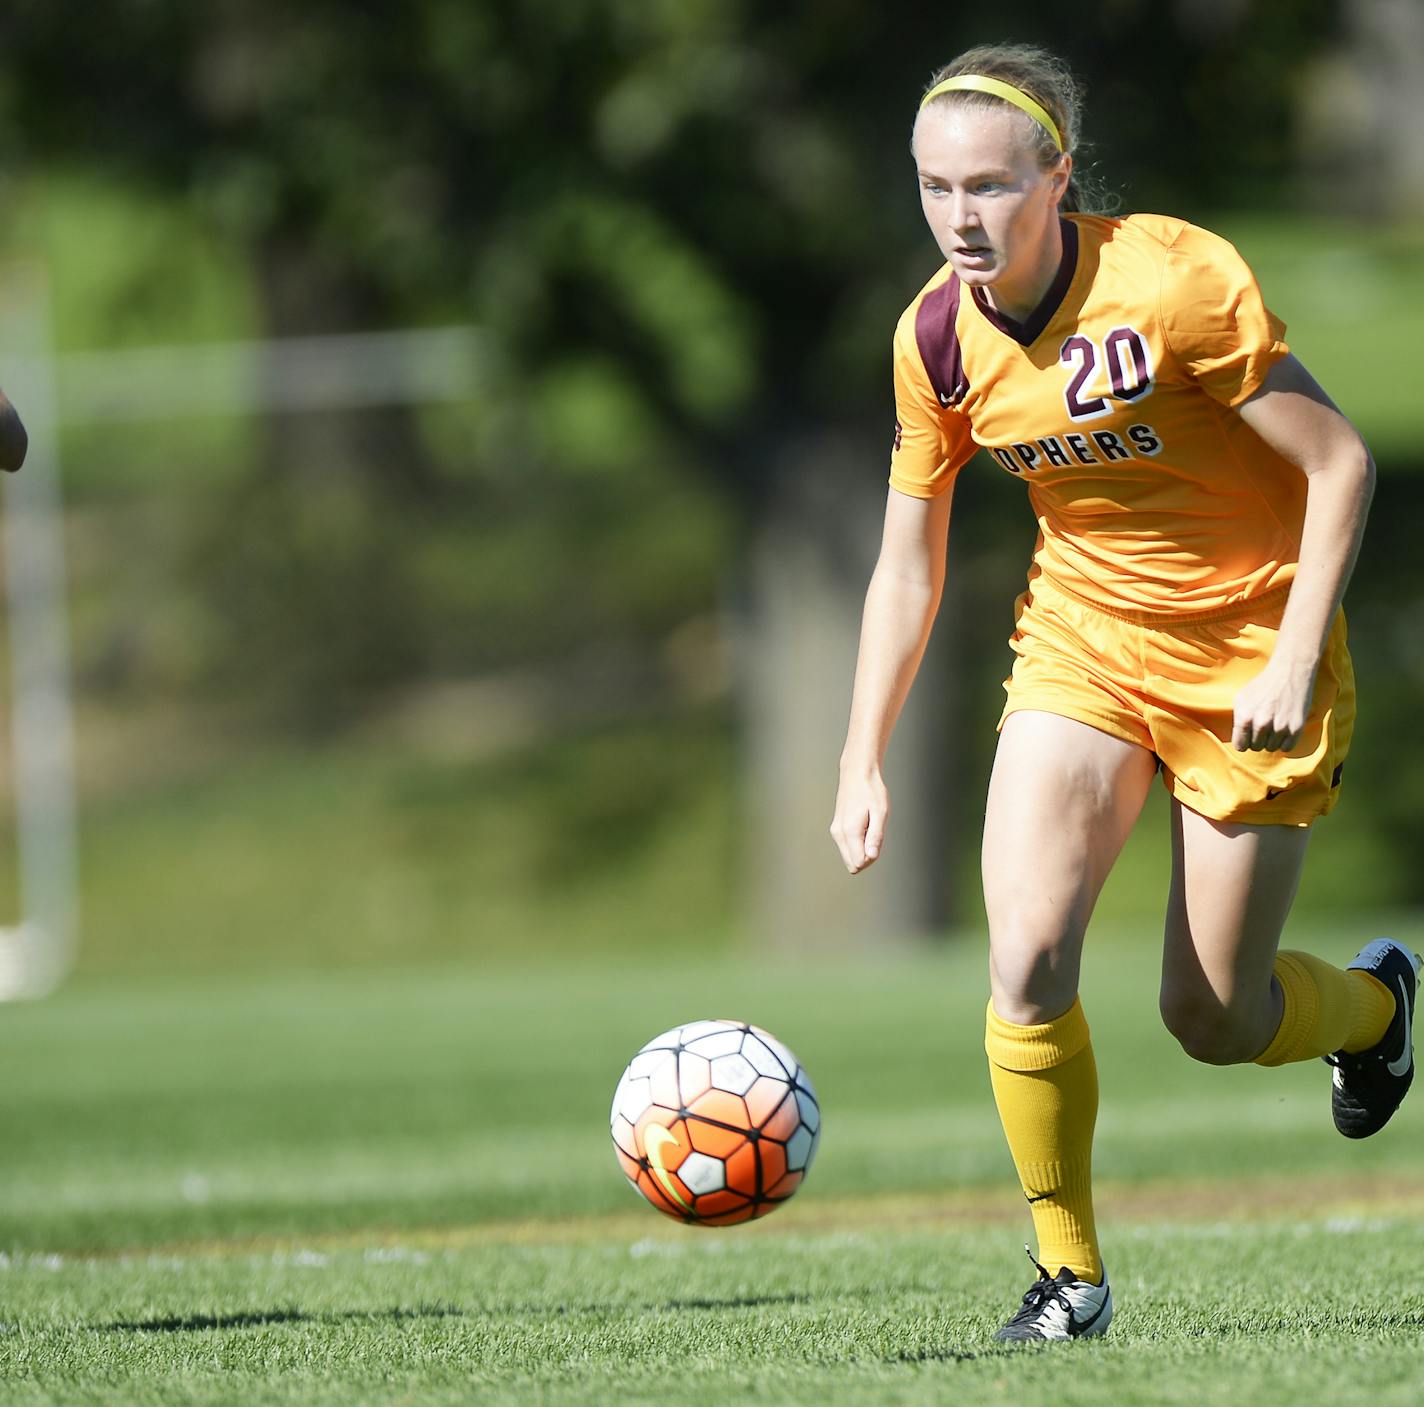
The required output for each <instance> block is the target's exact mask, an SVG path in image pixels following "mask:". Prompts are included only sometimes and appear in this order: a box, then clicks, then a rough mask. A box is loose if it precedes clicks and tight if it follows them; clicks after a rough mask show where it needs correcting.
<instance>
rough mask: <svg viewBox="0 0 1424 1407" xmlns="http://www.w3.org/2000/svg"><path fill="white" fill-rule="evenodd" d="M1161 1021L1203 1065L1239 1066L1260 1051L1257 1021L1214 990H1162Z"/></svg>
mask: <svg viewBox="0 0 1424 1407" xmlns="http://www.w3.org/2000/svg"><path fill="white" fill-rule="evenodd" d="M1161 1007H1162V1021H1163V1024H1164V1025H1165V1026H1166V1027H1167V1029H1168V1030H1169V1031H1170V1032H1171V1033H1172V1034H1173V1035H1174V1036H1175V1037H1176V1038H1177V1043H1178V1044H1179V1045H1180V1046H1181V1047H1182V1049H1183V1050H1184V1051H1185V1052H1186V1053H1187V1054H1188V1055H1189V1056H1191V1058H1192V1059H1193V1060H1199V1061H1201V1062H1202V1064H1204V1065H1240V1064H1243V1063H1244V1062H1246V1061H1248V1060H1254V1059H1255V1058H1256V1056H1257V1055H1259V1054H1260V1050H1261V1039H1260V1033H1259V1031H1258V1030H1257V1023H1256V1022H1255V1021H1254V1020H1251V1019H1248V1014H1247V1013H1245V1012H1242V1011H1240V1010H1238V1009H1236V1008H1234V1007H1231V1006H1228V1005H1226V1004H1224V1003H1223V1002H1222V1001H1221V1000H1220V999H1219V998H1217V997H1216V996H1215V994H1213V993H1207V994H1197V993H1194V992H1187V993H1180V992H1167V991H1164V992H1163V993H1162V999H1161Z"/></svg>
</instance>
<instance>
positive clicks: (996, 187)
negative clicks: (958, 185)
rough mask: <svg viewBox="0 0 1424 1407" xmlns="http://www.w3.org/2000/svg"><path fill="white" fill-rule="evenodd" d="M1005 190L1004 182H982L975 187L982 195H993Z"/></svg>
mask: <svg viewBox="0 0 1424 1407" xmlns="http://www.w3.org/2000/svg"><path fill="white" fill-rule="evenodd" d="M1003 188H1004V186H1003V182H1002V181H980V182H979V184H978V185H977V186H975V187H974V189H975V190H976V191H978V192H979V194H980V195H993V194H994V193H995V192H996V191H1001V190H1003Z"/></svg>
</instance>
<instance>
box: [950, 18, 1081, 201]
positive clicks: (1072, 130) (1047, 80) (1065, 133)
mask: <svg viewBox="0 0 1424 1407" xmlns="http://www.w3.org/2000/svg"><path fill="white" fill-rule="evenodd" d="M964 73H977V74H981V75H982V76H983V77H985V78H997V79H998V80H999V81H1000V82H1002V83H1010V84H1012V85H1013V86H1014V87H1015V88H1018V89H1019V90H1020V91H1021V92H1024V93H1027V94H1028V96H1029V97H1031V98H1032V99H1033V100H1034V102H1036V103H1037V104H1038V105H1039V106H1040V107H1041V108H1043V109H1044V111H1045V112H1047V113H1048V115H1049V116H1050V117H1051V118H1052V119H1053V122H1054V125H1055V126H1056V127H1057V128H1058V133H1059V136H1061V137H1062V139H1063V150H1064V151H1065V152H1067V153H1069V154H1070V155H1072V156H1073V158H1074V161H1075V163H1076V161H1077V157H1078V152H1079V149H1080V145H1081V131H1082V119H1083V85H1082V84H1081V83H1079V82H1078V80H1077V79H1076V78H1075V77H1074V76H1073V73H1072V70H1071V69H1069V67H1068V65H1067V64H1066V63H1064V62H1063V60H1062V59H1060V58H1059V57H1058V56H1057V55H1056V54H1050V53H1049V52H1048V50H1047V49H1040V48H1037V47H1036V46H1035V45H1033V44H980V45H978V46H977V47H975V48H973V49H966V50H965V51H964V53H962V54H960V55H959V57H958V58H956V59H952V60H950V62H949V63H947V64H945V66H944V67H943V68H941V69H937V70H936V71H935V72H934V74H933V76H932V77H931V78H930V81H929V82H928V83H927V84H926V85H925V88H924V92H925V93H928V92H929V91H930V90H931V89H932V88H934V87H935V86H936V85H937V84H940V83H943V82H944V80H945V79H946V78H957V77H959V75H960V74H964ZM922 96H923V95H922ZM940 103H955V104H958V105H960V106H962V107H969V108H974V107H978V108H998V109H1000V110H1002V109H1004V108H1005V107H1008V106H1009V104H1007V103H1006V102H1005V101H1004V100H1003V99H1002V98H996V97H994V96H993V95H992V94H991V93H976V92H972V91H969V92H966V91H955V92H950V93H940V94H938V95H937V96H936V97H935V98H934V99H933V104H934V105H938V104H940ZM1013 111H1015V112H1017V111H1018V109H1017V108H1014V109H1013ZM1028 121H1029V123H1030V125H1031V126H1032V128H1033V133H1034V136H1033V140H1034V145H1035V148H1036V150H1037V154H1038V161H1039V165H1040V166H1041V167H1042V168H1043V169H1044V170H1045V171H1046V170H1049V169H1050V168H1052V167H1053V166H1055V165H1057V163H1058V159H1059V155H1060V153H1059V151H1058V148H1057V147H1056V146H1055V145H1054V142H1053V138H1052V136H1051V135H1050V134H1049V132H1048V131H1047V130H1046V129H1045V128H1044V127H1042V126H1040V125H1039V123H1037V122H1034V121H1033V120H1032V119H1031V118H1030V119H1028ZM1085 198H1086V194H1085V191H1084V182H1083V180H1082V179H1081V177H1080V174H1079V172H1078V171H1077V170H1076V169H1075V171H1074V173H1073V175H1072V176H1071V177H1069V180H1068V189H1067V190H1066V191H1064V193H1063V200H1062V202H1061V208H1062V209H1063V210H1082V209H1084V208H1085V206H1084V202H1085Z"/></svg>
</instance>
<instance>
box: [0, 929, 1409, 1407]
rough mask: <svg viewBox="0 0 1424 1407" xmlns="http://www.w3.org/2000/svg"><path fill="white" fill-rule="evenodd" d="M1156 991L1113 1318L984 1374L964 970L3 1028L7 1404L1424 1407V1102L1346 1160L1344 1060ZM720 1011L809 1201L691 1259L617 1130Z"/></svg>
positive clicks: (993, 1229)
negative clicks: (768, 1067)
mask: <svg viewBox="0 0 1424 1407" xmlns="http://www.w3.org/2000/svg"><path fill="white" fill-rule="evenodd" d="M1362 936H1369V935H1368V934H1364V935H1361V934H1350V935H1341V936H1339V937H1338V938H1333V939H1332V938H1328V937H1326V936H1323V935H1297V940H1298V941H1305V940H1306V938H1307V937H1308V938H1309V940H1310V941H1312V942H1313V943H1314V945H1315V946H1316V947H1317V948H1318V950H1320V951H1321V952H1322V953H1324V954H1327V955H1329V954H1332V953H1333V954H1334V955H1335V956H1337V957H1343V956H1346V955H1348V953H1349V952H1351V951H1353V949H1354V947H1355V946H1356V945H1357V943H1358V941H1359V939H1360V938H1361V937H1362ZM1411 936H1415V937H1417V936H1418V935H1417V934H1414V935H1411ZM1155 967H1156V952H1155V946H1154V943H1153V942H1152V941H1151V939H1150V938H1148V939H1147V940H1145V941H1143V942H1140V943H1138V942H1134V941H1133V940H1131V939H1130V938H1129V937H1128V936H1127V935H1126V934H1112V933H1108V934H1107V935H1106V936H1105V937H1104V938H1103V939H1102V940H1100V941H1099V942H1098V943H1097V945H1096V946H1095V948H1094V951H1093V952H1092V954H1091V955H1090V961H1089V963H1088V970H1087V975H1086V979H1085V993H1086V996H1085V1001H1086V1004H1087V1007H1088V1012H1089V1016H1090V1019H1091V1020H1092V1022H1093V1025H1094V1030H1095V1043H1096V1048H1097V1052H1098V1058H1099V1064H1100V1067H1101V1070H1102V1072H1103V1108H1102V1117H1101V1122H1100V1140H1099V1153H1098V1165H1099V1175H1100V1178H1101V1184H1102V1190H1101V1196H1100V1218H1101V1220H1102V1222H1103V1225H1104V1230H1105V1251H1106V1255H1107V1258H1108V1264H1109V1267H1110V1270H1111V1271H1112V1275H1113V1280H1114V1285H1115V1287H1116V1290H1117V1295H1118V1300H1119V1310H1118V1319H1117V1321H1116V1323H1115V1324H1114V1327H1113V1330H1112V1332H1111V1334H1110V1335H1109V1336H1108V1338H1107V1340H1105V1341H1103V1342H1101V1343H1092V1344H1080V1345H1072V1346H1069V1347H1068V1348H1067V1349H1066V1350H1063V1349H1058V1348H1048V1349H1046V1350H1030V1351H1028V1352H1021V1351H1020V1352H1014V1351H1006V1350H1001V1349H996V1348H994V1347H992V1346H991V1344H990V1342H989V1335H990V1333H991V1332H992V1329H993V1328H994V1327H995V1325H996V1323H997V1322H998V1321H999V1320H1000V1319H1001V1318H1002V1317H1003V1316H1004V1314H1005V1313H1006V1312H1007V1310H1008V1309H1009V1308H1010V1307H1011V1306H1012V1304H1013V1303H1014V1302H1015V1301H1016V1298H1017V1296H1018V1294H1020V1293H1021V1292H1022V1290H1023V1288H1024V1286H1025V1285H1026V1283H1027V1278H1028V1277H1027V1276H1026V1274H1025V1272H1026V1271H1027V1268H1028V1267H1027V1262H1026V1261H1025V1259H1024V1257H1023V1253H1022V1250H1021V1249H1020V1247H1021V1244H1022V1242H1023V1240H1024V1239H1025V1237H1026V1235H1027V1233H1028V1218H1027V1215H1026V1212H1025V1210H1024V1208H1023V1204H1022V1201H1021V1199H1020V1198H1019V1196H1018V1193H1017V1190H1016V1187H1015V1184H1014V1181H1013V1177H1012V1173H1011V1171H1010V1168H1009V1165H1008V1159H1007V1154H1006V1152H1005V1151H1004V1149H1003V1146H1002V1142H1001V1135H1000V1132H999V1129H998V1126H997V1123H996V1121H995V1119H994V1116H993V1111H992V1106H991V1103H990V1098H989V1091H988V1080H987V1075H986V1073H985V1070H984V1064H983V1058H982V1054H981V1051H980V1039H981V1031H982V1003H983V977H982V954H981V952H980V951H979V950H978V945H977V944H974V943H971V942H965V943H963V944H961V945H960V946H958V947H957V948H955V949H954V950H952V951H950V952H947V953H944V954H941V955H937V956H933V957H925V958H923V959H915V960H908V959H901V960H895V961H887V962H885V963H881V964H876V965H866V964H862V965H858V966H828V965H825V964H821V965H815V966H808V967H806V968H791V967H785V966H777V967H771V968H769V969H765V970H762V971H761V972H760V973H758V972H757V970H755V969H753V968H752V967H751V966H750V965H749V964H747V963H746V962H745V961H737V960H733V959H724V960H718V961H703V962H701V963H696V962H693V963H689V962H687V961H685V960H682V959H679V958H677V957H676V956H673V955H669V956H668V957H667V958H665V959H663V960H659V959H658V958H657V957H656V956H647V957H643V958H640V959H638V960H637V961H636V962H624V963H623V964H621V965H620V964H617V963H614V962H613V961H611V960H602V961H598V960H594V959H589V960H587V961H585V962H584V963H583V964H578V963H569V962H565V963H562V964H560V963H556V962H554V961H552V960H549V961H543V962H540V963H538V964H535V963H528V964H525V965H523V966H520V965H513V964H511V963H508V962H506V963H505V964H503V965H500V966H498V967H492V968H490V969H489V970H479V969H476V968H472V967H469V966H463V967H459V966H450V967H444V968H438V967H425V968H423V969H418V970H411V969H402V970H389V971H388V970H383V969H382V970H365V971H360V970H355V971H346V972H343V973H337V974H335V975H325V976H324V975H320V974H315V973H301V974H295V975H292V974H289V975H285V976H276V975H264V974H260V973H253V974H248V975H244V976H242V977H230V978H226V979H221V980H219V979H216V978H213V977H207V978H200V977H187V978H182V979H177V978H175V979H171V980H169V981H167V982H163V981H160V980H157V979H154V978H152V977H148V978H144V979H143V980H141V981H140V980H138V979H135V978H132V977H130V978H121V977H117V976H90V977H87V978H82V979H80V980H79V981H77V982H75V983H74V984H72V985H71V986H70V987H68V988H66V989H65V990H64V991H62V992H61V993H60V994H59V995H58V996H56V997H54V998H53V999H51V1000H49V1001H47V1002H45V1003H42V1004H37V1005H31V1006H20V1007H13V1008H9V1009H4V1010H0V1069H3V1070H4V1071H5V1072H6V1078H5V1081H4V1085H3V1089H0V1117H3V1121H4V1128H5V1130H6V1138H5V1140H4V1144H3V1151H0V1185H3V1188H4V1195H3V1198H0V1247H3V1248H4V1250H5V1254H4V1256H3V1258H0V1400H3V1401H5V1402H17V1403H39V1402H94V1403H100V1402H102V1403H113V1402H131V1401H132V1402H161V1403H179V1402H184V1403H186V1402H258V1401H260V1402H332V1403H337V1402H340V1403H352V1402H365V1401H369V1402H466V1401H480V1402H529V1401H541V1402H570V1403H573V1402H590V1403H596V1402H608V1401H614V1400H619V1401H633V1402H654V1401H656V1402H660V1403H665V1402H668V1401H674V1402H677V1403H708V1404H712V1403H717V1404H722V1403H727V1402H738V1401H766V1402H813V1401H814V1402H817V1403H862V1402H877V1403H878V1402H887V1403H900V1402H904V1403H909V1402H926V1403H929V1402H945V1401H962V1402H981V1401H982V1402H1000V1401H1002V1402H1022V1401H1033V1400H1040V1399H1043V1400H1052V1401H1054V1402H1055V1403H1063V1404H1071V1403H1080V1402H1081V1403H1089V1402H1091V1403H1094V1404H1099V1403H1137V1402H1143V1403H1147V1402H1161V1403H1184V1404H1185V1403H1194V1404H1196V1403H1216V1402H1222V1403H1225V1402H1227V1401H1230V1402H1232V1403H1233V1404H1236V1403H1253V1404H1254V1403H1271V1402H1281V1403H1286V1402H1289V1403H1292V1404H1300V1403H1315V1402H1319V1403H1322V1404H1324V1403H1354V1402H1360V1403H1365V1402H1368V1403H1370V1404H1372V1407H1385V1404H1401V1407H1403V1404H1414V1403H1417V1402H1418V1401H1419V1400H1420V1391H1421V1389H1420V1384H1421V1382H1424V1336H1421V1330H1422V1329H1424V1280H1421V1277H1420V1273H1419V1265H1420V1263H1421V1260H1424V1109H1421V1108H1420V1106H1418V1105H1417V1104H1416V1105H1415V1106H1414V1107H1413V1108H1411V1107H1410V1106H1408V1105H1406V1107H1405V1110H1404V1111H1403V1113H1402V1114H1401V1115H1400V1117H1399V1118H1398V1119H1397V1120H1396V1123H1395V1124H1394V1125H1391V1127H1390V1128H1389V1129H1387V1130H1386V1131H1385V1132H1384V1133H1383V1134H1381V1135H1380V1136H1379V1137H1377V1138H1376V1139H1374V1140H1371V1141H1370V1142H1368V1143H1365V1144H1360V1145H1354V1144H1350V1143H1348V1142H1347V1141H1345V1140H1343V1139H1340V1138H1339V1137H1338V1136H1337V1135H1336V1134H1335V1133H1334V1132H1333V1130H1332V1129H1331V1128H1330V1124H1329V1113H1328V1108H1327V1103H1328V1095H1327V1079H1326V1075H1325V1072H1324V1071H1323V1069H1322V1067H1320V1066H1319V1065H1318V1064H1311V1065H1306V1066H1300V1067H1292V1068H1288V1069H1285V1070H1278V1071H1263V1070H1258V1069H1255V1068H1246V1069H1232V1070H1215V1069H1208V1068H1206V1067H1201V1066H1196V1065H1193V1064H1192V1063H1191V1062H1189V1061H1188V1060H1187V1059H1186V1058H1185V1057H1184V1056H1182V1055H1181V1054H1180V1053H1179V1052H1178V1051H1177V1050H1176V1047H1175V1046H1174V1044H1173V1043H1172V1041H1171V1040H1170V1038H1169V1037H1167V1036H1166V1034H1165V1033H1164V1032H1163V1031H1162V1030H1161V1029H1160V1027H1159V1025H1158V1024H1157V1021H1156V1015H1155V1001H1156V999H1155ZM715 1014H736V1015H745V1016H747V1017H748V1018H749V1019H752V1020H755V1021H757V1022H759V1023H761V1024H763V1025H766V1026H767V1027H769V1028H770V1029H772V1030H773V1031H775V1032H777V1033H778V1034H779V1035H781V1036H782V1037H783V1038H784V1039H785V1040H786V1041H787V1042H788V1043H789V1044H791V1045H792V1047H793V1048H794V1049H796V1050H797V1052H798V1054H799V1055H800V1056H801V1057H802V1059H803V1060H804V1061H805V1062H806V1064H807V1066H808V1068H809V1069H810V1071H811V1072H812V1074H813V1076H814V1078H815V1079H816V1081H817V1084H818V1088H819V1091H820V1094H821V1098H822V1102H823V1106H824V1110H825V1135H824V1141H823V1143H822V1148H821V1152H820V1156H819V1159H818V1162H817V1164H816V1166H815V1168H814V1170H813V1172H812V1176H811V1178H810V1180H809V1182H808V1184H807V1186H806V1189H805V1190H804V1191H803V1192H802V1193H801V1194H800V1195H799V1196H798V1198H797V1199H796V1201H795V1202H793V1203H792V1204H791V1205H790V1206H789V1207H787V1208H785V1209H784V1210H782V1211H780V1212H778V1213H777V1214H776V1215H775V1216H774V1217H772V1218H770V1219H768V1220H767V1221H766V1222H763V1223H760V1224H758V1225H755V1226H752V1227H744V1228H736V1229H733V1230H729V1231H724V1232H707V1231H692V1230H688V1229H685V1228H682V1227H679V1226H676V1225H674V1224H672V1223H670V1222H667V1221H665V1220H664V1219H662V1218H661V1217H658V1216H657V1215H655V1214H654V1213H653V1212H651V1211H650V1210H647V1209H646V1208H644V1207H643V1206H642V1205H641V1203H640V1202H638V1201H637V1199H636V1198H635V1196H634V1194H632V1193H631V1192H630V1191H629V1190H628V1189H627V1187H626V1185H625V1184H624V1183H623V1180H622V1178H621V1175H620V1174H619V1173H618V1171H617V1170H616V1167H615V1165H614V1161H613V1157H612V1154H611V1151H610V1149H609V1146H608V1141H607V1134H606V1132H605V1129H606V1123H605V1120H606V1115H607V1104H608V1100H609V1097H610V1095H611V1092H612V1087H613V1084H614V1081H615V1079H616V1077H617V1075H618V1072H619V1070H620V1069H621V1066H622V1064H623V1062H624V1061H625V1060H626V1058H627V1057H628V1056H629V1055H630V1054H631V1053H632V1051H633V1050H634V1049H635V1048H636V1047H637V1046H638V1045H639V1044H641V1043H642V1041H643V1040H644V1039H646V1038H647V1037H648V1036H650V1035H651V1034H653V1033H654V1032H655V1031H657V1030H659V1029H661V1028H663V1027H665V1026H667V1025H669V1024H671V1023H673V1022H676V1021H679V1020H686V1019H691V1018H693V1017H696V1016H699V1015H715Z"/></svg>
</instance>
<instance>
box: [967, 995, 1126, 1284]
mask: <svg viewBox="0 0 1424 1407" xmlns="http://www.w3.org/2000/svg"><path fill="white" fill-rule="evenodd" d="M984 1049H985V1051H986V1053H987V1054H988V1056H989V1079H990V1082H991V1083H992V1084H993V1086H994V1102H995V1103H996V1104H997V1105H998V1106H999V1119H1000V1122H1001V1123H1002V1124H1003V1125H1004V1135H1005V1137H1006V1138H1007V1139H1008V1141H1009V1152H1010V1153H1011V1154H1012V1155H1013V1159H1014V1166H1015V1167H1016V1168H1017V1169H1018V1174H1019V1182H1020V1183H1021V1184H1022V1186H1023V1189H1024V1196H1026V1197H1027V1198H1028V1200H1029V1205H1030V1207H1031V1208H1032V1210H1033V1229H1034V1231H1035V1232H1036V1233H1037V1235H1038V1258H1039V1261H1040V1262H1041V1263H1042V1264H1043V1266H1044V1267H1045V1268H1046V1269H1047V1271H1048V1273H1049V1274H1050V1275H1053V1274H1056V1273H1057V1272H1058V1271H1059V1270H1061V1269H1062V1268H1063V1267H1064V1266H1067V1267H1068V1269H1069V1270H1071V1271H1072V1272H1073V1273H1074V1274H1075V1275H1077V1276H1078V1277H1079V1279H1082V1280H1090V1281H1092V1282H1093V1283H1094V1284H1097V1283H1098V1282H1099V1281H1100V1280H1101V1279H1102V1278H1103V1262H1102V1258H1101V1257H1100V1256H1099V1254H1098V1233H1097V1227H1096V1226H1095V1225H1094V1222H1093V1125H1094V1124H1095V1123H1096V1122H1097V1118H1098V1067H1097V1065H1096V1064H1095V1063H1094V1061H1093V1047H1092V1044H1091V1043H1090V1039H1089V1036H1088V1022H1087V1019H1086V1018H1085V1017H1084V1015H1083V1008H1082V1006H1080V1005H1079V1003H1078V1002H1077V1001H1075V1002H1074V1003H1073V1005H1072V1006H1071V1007H1070V1008H1069V1009H1068V1010H1067V1011H1066V1012H1064V1013H1063V1015H1062V1016H1060V1017H1058V1019H1057V1020H1055V1021H1048V1022H1045V1023H1044V1024H1043V1025H1041V1026H1015V1025H1014V1024H1013V1023H1012V1022H1010V1021H1005V1020H1004V1019H1003V1018H1002V1017H1001V1016H999V1014H998V1013H997V1012H996V1011H995V1010H994V1004H993V1002H990V1003H989V1010H988V1016H987V1024H986V1029H985V1032H984Z"/></svg>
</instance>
